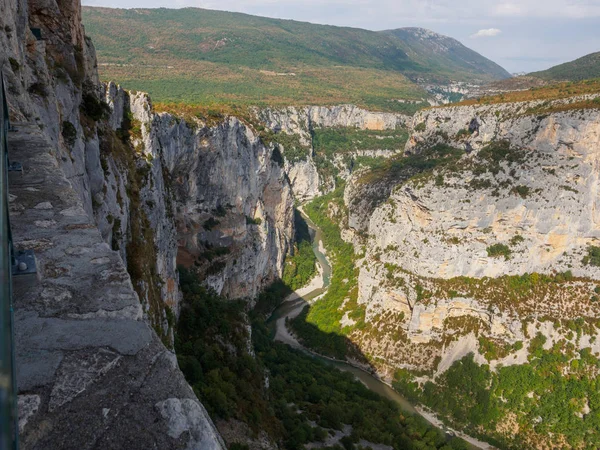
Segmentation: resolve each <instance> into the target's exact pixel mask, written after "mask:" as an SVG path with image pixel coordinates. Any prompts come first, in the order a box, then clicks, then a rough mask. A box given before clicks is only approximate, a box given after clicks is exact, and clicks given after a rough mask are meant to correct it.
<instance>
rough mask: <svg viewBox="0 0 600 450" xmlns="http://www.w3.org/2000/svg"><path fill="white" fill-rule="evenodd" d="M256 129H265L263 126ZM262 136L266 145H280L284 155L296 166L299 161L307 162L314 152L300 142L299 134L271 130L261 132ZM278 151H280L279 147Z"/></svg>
mask: <svg viewBox="0 0 600 450" xmlns="http://www.w3.org/2000/svg"><path fill="white" fill-rule="evenodd" d="M256 128H259V130H260V129H261V128H263V127H262V126H261V125H258V126H256ZM260 136H261V138H262V140H263V142H264V143H265V144H268V143H271V142H272V143H274V144H279V146H281V147H283V154H284V155H285V158H286V159H287V161H288V162H289V163H290V164H294V163H296V162H298V161H306V159H307V158H308V155H309V154H310V152H311V151H312V149H311V148H310V146H307V145H303V144H302V143H301V142H300V137H299V136H298V135H297V134H287V133H286V132H285V131H281V132H279V133H274V132H273V131H271V130H264V129H262V130H260ZM276 147H277V150H278V151H280V152H281V150H279V148H278V146H276Z"/></svg>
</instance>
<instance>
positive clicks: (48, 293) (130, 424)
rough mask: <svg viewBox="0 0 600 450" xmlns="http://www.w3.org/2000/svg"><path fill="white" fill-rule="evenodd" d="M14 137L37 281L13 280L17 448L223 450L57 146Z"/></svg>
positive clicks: (23, 221)
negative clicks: (89, 212) (59, 160)
mask: <svg viewBox="0 0 600 450" xmlns="http://www.w3.org/2000/svg"><path fill="white" fill-rule="evenodd" d="M17 129H18V132H16V133H11V134H10V139H9V147H10V156H11V158H12V159H13V160H18V161H20V162H22V163H23V165H24V168H25V170H24V173H22V174H19V173H15V174H12V175H11V179H10V187H11V189H10V194H11V195H10V200H11V203H10V212H11V220H12V226H13V234H14V240H15V244H16V246H17V248H21V249H34V250H35V253H36V260H37V278H36V277H35V276H31V277H33V278H17V279H16V281H15V321H16V323H15V330H16V353H17V379H18V388H19V416H20V417H19V428H20V431H21V448H23V449H48V448H53V449H77V450H81V449H96V448H97V449H122V448H165V449H166V448H188V449H191V448H203V449H222V448H225V445H224V444H223V441H222V439H221V438H220V436H219V434H218V432H217V431H216V428H215V426H214V425H213V423H212V421H211V419H210V418H209V416H208V414H207V413H206V410H205V409H204V407H203V406H202V405H201V404H200V402H199V401H198V400H197V399H196V397H195V395H194V392H193V391H192V389H191V388H190V386H189V385H188V384H187V383H186V381H185V379H184V377H183V374H182V373H181V372H180V370H179V368H178V366H177V360H176V358H175V355H174V354H173V353H172V352H171V351H169V350H168V349H167V348H165V346H164V345H163V344H162V342H161V341H160V339H159V338H158V337H157V335H156V334H155V332H154V331H153V330H152V329H151V328H150V327H149V326H148V324H147V323H146V322H145V321H143V320H142V307H141V304H140V302H139V300H138V296H137V294H136V292H135V291H134V289H133V287H132V283H131V280H130V277H129V275H128V273H127V270H126V268H125V265H124V264H123V261H122V259H121V257H120V256H119V253H118V252H116V251H113V250H111V248H110V247H109V246H108V245H107V244H106V243H105V242H104V240H103V239H102V236H101V234H100V232H99V230H98V228H97V227H96V226H95V224H93V223H92V222H91V221H90V218H89V216H88V215H87V214H86V212H85V210H84V208H83V205H82V203H81V201H80V197H79V195H78V194H77V192H76V191H75V190H74V189H73V187H72V185H71V183H70V182H69V181H68V180H67V178H66V177H65V175H64V173H63V172H62V171H61V169H60V168H59V167H58V163H57V161H56V159H55V157H54V156H52V154H53V153H54V152H53V149H52V147H51V146H50V145H49V144H48V142H47V141H46V140H45V138H44V137H43V135H42V134H41V132H40V131H39V128H38V127H37V126H32V125H27V124H21V125H18V126H17Z"/></svg>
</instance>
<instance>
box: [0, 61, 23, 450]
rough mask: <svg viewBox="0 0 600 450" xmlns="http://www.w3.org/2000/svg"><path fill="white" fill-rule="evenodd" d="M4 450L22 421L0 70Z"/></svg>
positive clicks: (0, 413)
mask: <svg viewBox="0 0 600 450" xmlns="http://www.w3.org/2000/svg"><path fill="white" fill-rule="evenodd" d="M0 119H1V120H0V450H9V449H18V447H19V442H18V436H19V420H18V415H17V385H16V375H15V370H16V367H15V352H14V334H13V323H14V314H13V302H12V270H13V269H12V267H13V265H14V263H15V258H14V255H13V248H12V237H11V234H10V221H9V216H8V171H9V162H8V132H9V130H10V122H9V119H8V105H7V103H6V91H5V90H4V77H3V75H2V72H0Z"/></svg>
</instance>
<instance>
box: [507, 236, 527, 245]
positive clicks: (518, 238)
mask: <svg viewBox="0 0 600 450" xmlns="http://www.w3.org/2000/svg"><path fill="white" fill-rule="evenodd" d="M524 241H525V238H524V237H523V236H521V235H520V234H515V235H514V236H513V237H512V238H510V241H508V242H509V244H510V245H511V246H515V245H518V244H520V243H521V242H524Z"/></svg>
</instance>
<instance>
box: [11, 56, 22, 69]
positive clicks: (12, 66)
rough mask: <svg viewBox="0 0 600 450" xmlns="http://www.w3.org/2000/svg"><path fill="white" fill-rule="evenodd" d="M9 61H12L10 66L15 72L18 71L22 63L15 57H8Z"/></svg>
mask: <svg viewBox="0 0 600 450" xmlns="http://www.w3.org/2000/svg"><path fill="white" fill-rule="evenodd" d="M8 62H9V63H10V67H11V69H12V71H13V72H16V71H18V70H19V69H20V68H21V64H19V61H17V60H16V59H15V58H12V57H11V58H8Z"/></svg>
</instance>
